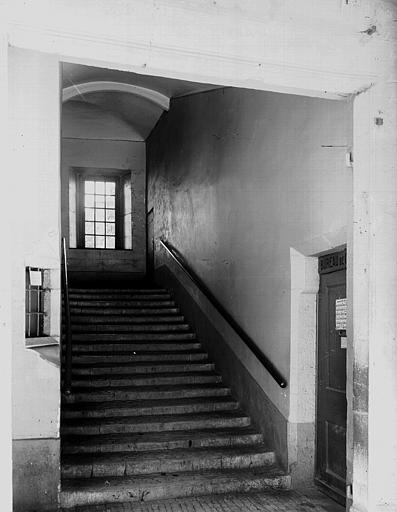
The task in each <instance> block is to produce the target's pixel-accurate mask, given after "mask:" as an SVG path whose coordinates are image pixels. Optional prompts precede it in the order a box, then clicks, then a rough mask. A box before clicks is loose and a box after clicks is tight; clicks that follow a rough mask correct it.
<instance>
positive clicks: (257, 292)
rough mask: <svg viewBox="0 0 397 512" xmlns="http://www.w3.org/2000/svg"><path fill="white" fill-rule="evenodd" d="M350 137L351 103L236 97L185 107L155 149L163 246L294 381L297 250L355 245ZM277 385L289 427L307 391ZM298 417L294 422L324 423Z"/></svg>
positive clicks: (154, 187) (179, 105) (273, 389)
mask: <svg viewBox="0 0 397 512" xmlns="http://www.w3.org/2000/svg"><path fill="white" fill-rule="evenodd" d="M202 112H205V113H206V115H205V116H203V115H202ZM351 130H352V127H351V106H350V105H349V104H348V103H342V102H341V103H335V102H332V101H322V100H318V99H311V98H299V97H296V96H287V95H281V94H273V93H263V92H255V91H245V90H237V89H226V90H224V91H222V90H218V91H212V92H208V93H205V94H200V95H195V96H191V97H187V98H181V99H178V100H175V102H174V103H173V104H172V106H171V109H170V112H169V113H168V115H167V116H166V117H164V118H162V120H161V121H160V123H159V124H158V125H157V128H156V129H155V131H154V132H153V134H152V136H151V137H150V139H149V141H148V179H149V183H148V186H149V189H148V209H150V208H151V207H154V215H155V236H156V238H158V237H160V238H165V239H166V240H169V242H171V243H172V244H174V246H175V247H176V248H177V249H178V250H179V251H180V252H181V253H182V255H183V256H184V257H185V258H186V259H187V261H188V262H189V263H190V264H191V265H192V267H193V269H194V270H195V271H196V272H197V273H198V274H199V276H200V277H202V278H203V279H204V281H205V283H206V284H207V285H208V286H209V288H210V289H211V290H212V292H213V293H214V294H215V296H216V297H217V298H218V299H219V300H220V302H221V303H222V304H223V305H224V306H225V307H226V309H227V310H228V311H229V312H230V313H231V314H232V316H233V317H234V318H235V319H236V320H237V321H238V322H239V323H240V324H241V326H242V327H243V328H244V329H245V330H246V332H247V333H248V334H249V335H250V336H251V337H252V339H253V340H254V341H255V342H256V343H257V344H258V346H259V347H260V348H261V349H262V350H263V352H264V353H265V354H266V355H267V356H268V357H269V359H270V360H271V361H272V362H273V364H274V365H275V366H276V368H278V369H279V371H280V372H281V373H282V374H283V375H284V376H285V378H287V379H288V377H289V375H290V364H291V359H290V357H291V353H290V340H291V273H290V272H291V267H290V265H291V263H290V250H291V248H294V249H296V250H297V251H300V252H301V253H303V254H305V255H307V256H310V255H313V254H316V253H318V252H320V251H324V250H329V249H330V248H332V247H337V246H339V245H341V244H344V243H346V241H347V240H346V236H347V235H346V233H347V230H346V226H347V222H348V212H349V208H350V206H349V205H350V202H351V186H350V183H351V170H350V169H348V168H347V167H346V163H345V154H346V151H347V150H348V148H349V147H350V145H351V137H352V133H351ZM308 247H310V252H309V253H307V252H306V251H307V249H308ZM293 291H294V290H293ZM293 321H295V322H296V315H295V313H294V315H293ZM293 363H294V369H295V371H297V370H298V368H297V367H296V365H297V364H298V362H297V361H296V360H295V358H294V361H293ZM244 364H246V366H247V368H248V369H249V370H250V371H253V372H255V371H256V370H255V369H254V367H253V366H252V365H251V364H250V361H249V359H247V360H246V362H245V363H244ZM263 379H264V378H263V377H261V381H263ZM265 380H266V379H265ZM267 380H268V382H265V384H266V385H265V388H264V390H265V392H266V393H267V394H268V396H269V398H270V399H271V400H272V401H273V403H274V404H275V405H276V407H277V408H278V409H279V410H280V412H281V413H282V414H283V415H284V417H285V418H289V414H290V413H289V393H298V392H299V389H296V387H294V388H291V387H288V388H287V389H286V390H280V388H279V387H278V386H277V385H276V384H275V383H274V381H272V379H271V378H270V377H269V379H267ZM294 383H295V384H296V380H295V381H294ZM295 408H296V405H294V411H293V412H292V417H291V419H292V421H300V422H301V421H307V417H309V418H311V419H312V418H313V410H311V413H310V414H309V412H308V413H307V414H306V416H305V415H304V414H303V411H302V410H301V411H300V413H299V415H298V413H297V411H296V410H295ZM305 418H306V419H305Z"/></svg>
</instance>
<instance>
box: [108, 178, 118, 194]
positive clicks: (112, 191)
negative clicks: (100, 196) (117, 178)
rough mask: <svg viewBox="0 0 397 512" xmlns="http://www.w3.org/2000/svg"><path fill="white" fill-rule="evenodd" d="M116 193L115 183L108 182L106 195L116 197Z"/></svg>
mask: <svg viewBox="0 0 397 512" xmlns="http://www.w3.org/2000/svg"><path fill="white" fill-rule="evenodd" d="M115 192H116V184H115V183H114V181H108V182H107V183H106V195H107V196H114V194H115Z"/></svg>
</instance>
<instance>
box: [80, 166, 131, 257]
mask: <svg viewBox="0 0 397 512" xmlns="http://www.w3.org/2000/svg"><path fill="white" fill-rule="evenodd" d="M130 176H131V173H130V172H128V173H126V172H125V171H117V170H113V171H112V170H108V172H106V170H104V171H101V170H95V169H78V170H76V185H77V190H76V192H77V212H76V213H77V241H78V247H80V248H84V249H123V248H124V246H125V244H124V225H125V218H124V217H125V212H124V203H125V198H124V194H123V188H125V183H126V181H128V180H130Z"/></svg>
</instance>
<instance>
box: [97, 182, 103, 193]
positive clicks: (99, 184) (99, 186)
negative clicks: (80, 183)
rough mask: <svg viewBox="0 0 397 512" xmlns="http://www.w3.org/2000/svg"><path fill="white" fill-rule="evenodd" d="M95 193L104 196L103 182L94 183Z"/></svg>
mask: <svg viewBox="0 0 397 512" xmlns="http://www.w3.org/2000/svg"><path fill="white" fill-rule="evenodd" d="M95 193H96V194H104V193H105V183H104V182H103V181H97V182H96V183H95Z"/></svg>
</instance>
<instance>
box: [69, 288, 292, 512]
mask: <svg viewBox="0 0 397 512" xmlns="http://www.w3.org/2000/svg"><path fill="white" fill-rule="evenodd" d="M70 308H71V317H72V332H73V373H72V394H71V395H69V396H63V398H62V414H61V446H62V468H61V471H62V490H61V507H63V508H65V509H67V508H72V507H78V506H86V505H90V504H92V505H94V504H95V505H98V504H104V503H124V502H131V501H146V500H156V499H157V500H158V499H166V498H175V497H185V496H195V495H203V494H212V493H229V492H249V491H251V490H263V489H268V488H272V489H274V488H283V489H285V488H288V487H289V485H290V478H289V476H288V475H285V474H284V473H283V472H282V471H281V470H280V469H279V468H278V466H277V464H276V460H275V453H274V451H273V450H272V449H271V447H268V446H266V445H265V444H264V442H263V438H262V435H261V434H260V433H258V431H257V430H255V428H253V427H252V425H251V420H250V418H249V416H247V414H245V413H244V412H243V411H242V410H241V409H240V408H239V404H238V403H237V402H236V400H234V399H233V397H232V396H231V394H230V389H229V388H228V387H226V386H225V385H223V384H222V378H221V376H220V375H219V374H218V373H216V371H215V368H214V365H213V364H212V363H211V362H209V361H208V356H207V354H206V353H205V351H204V350H203V348H202V346H201V344H200V342H199V341H198V340H197V339H196V336H195V334H194V333H193V332H192V331H191V329H190V327H189V325H188V324H187V323H186V322H185V320H184V317H183V315H182V314H181V312H180V310H179V308H178V307H177V306H176V304H175V302H174V300H173V298H172V296H171V295H170V293H169V292H168V291H166V290H163V289H153V288H146V289H133V288H131V289H88V288H86V289H71V290H70Z"/></svg>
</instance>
